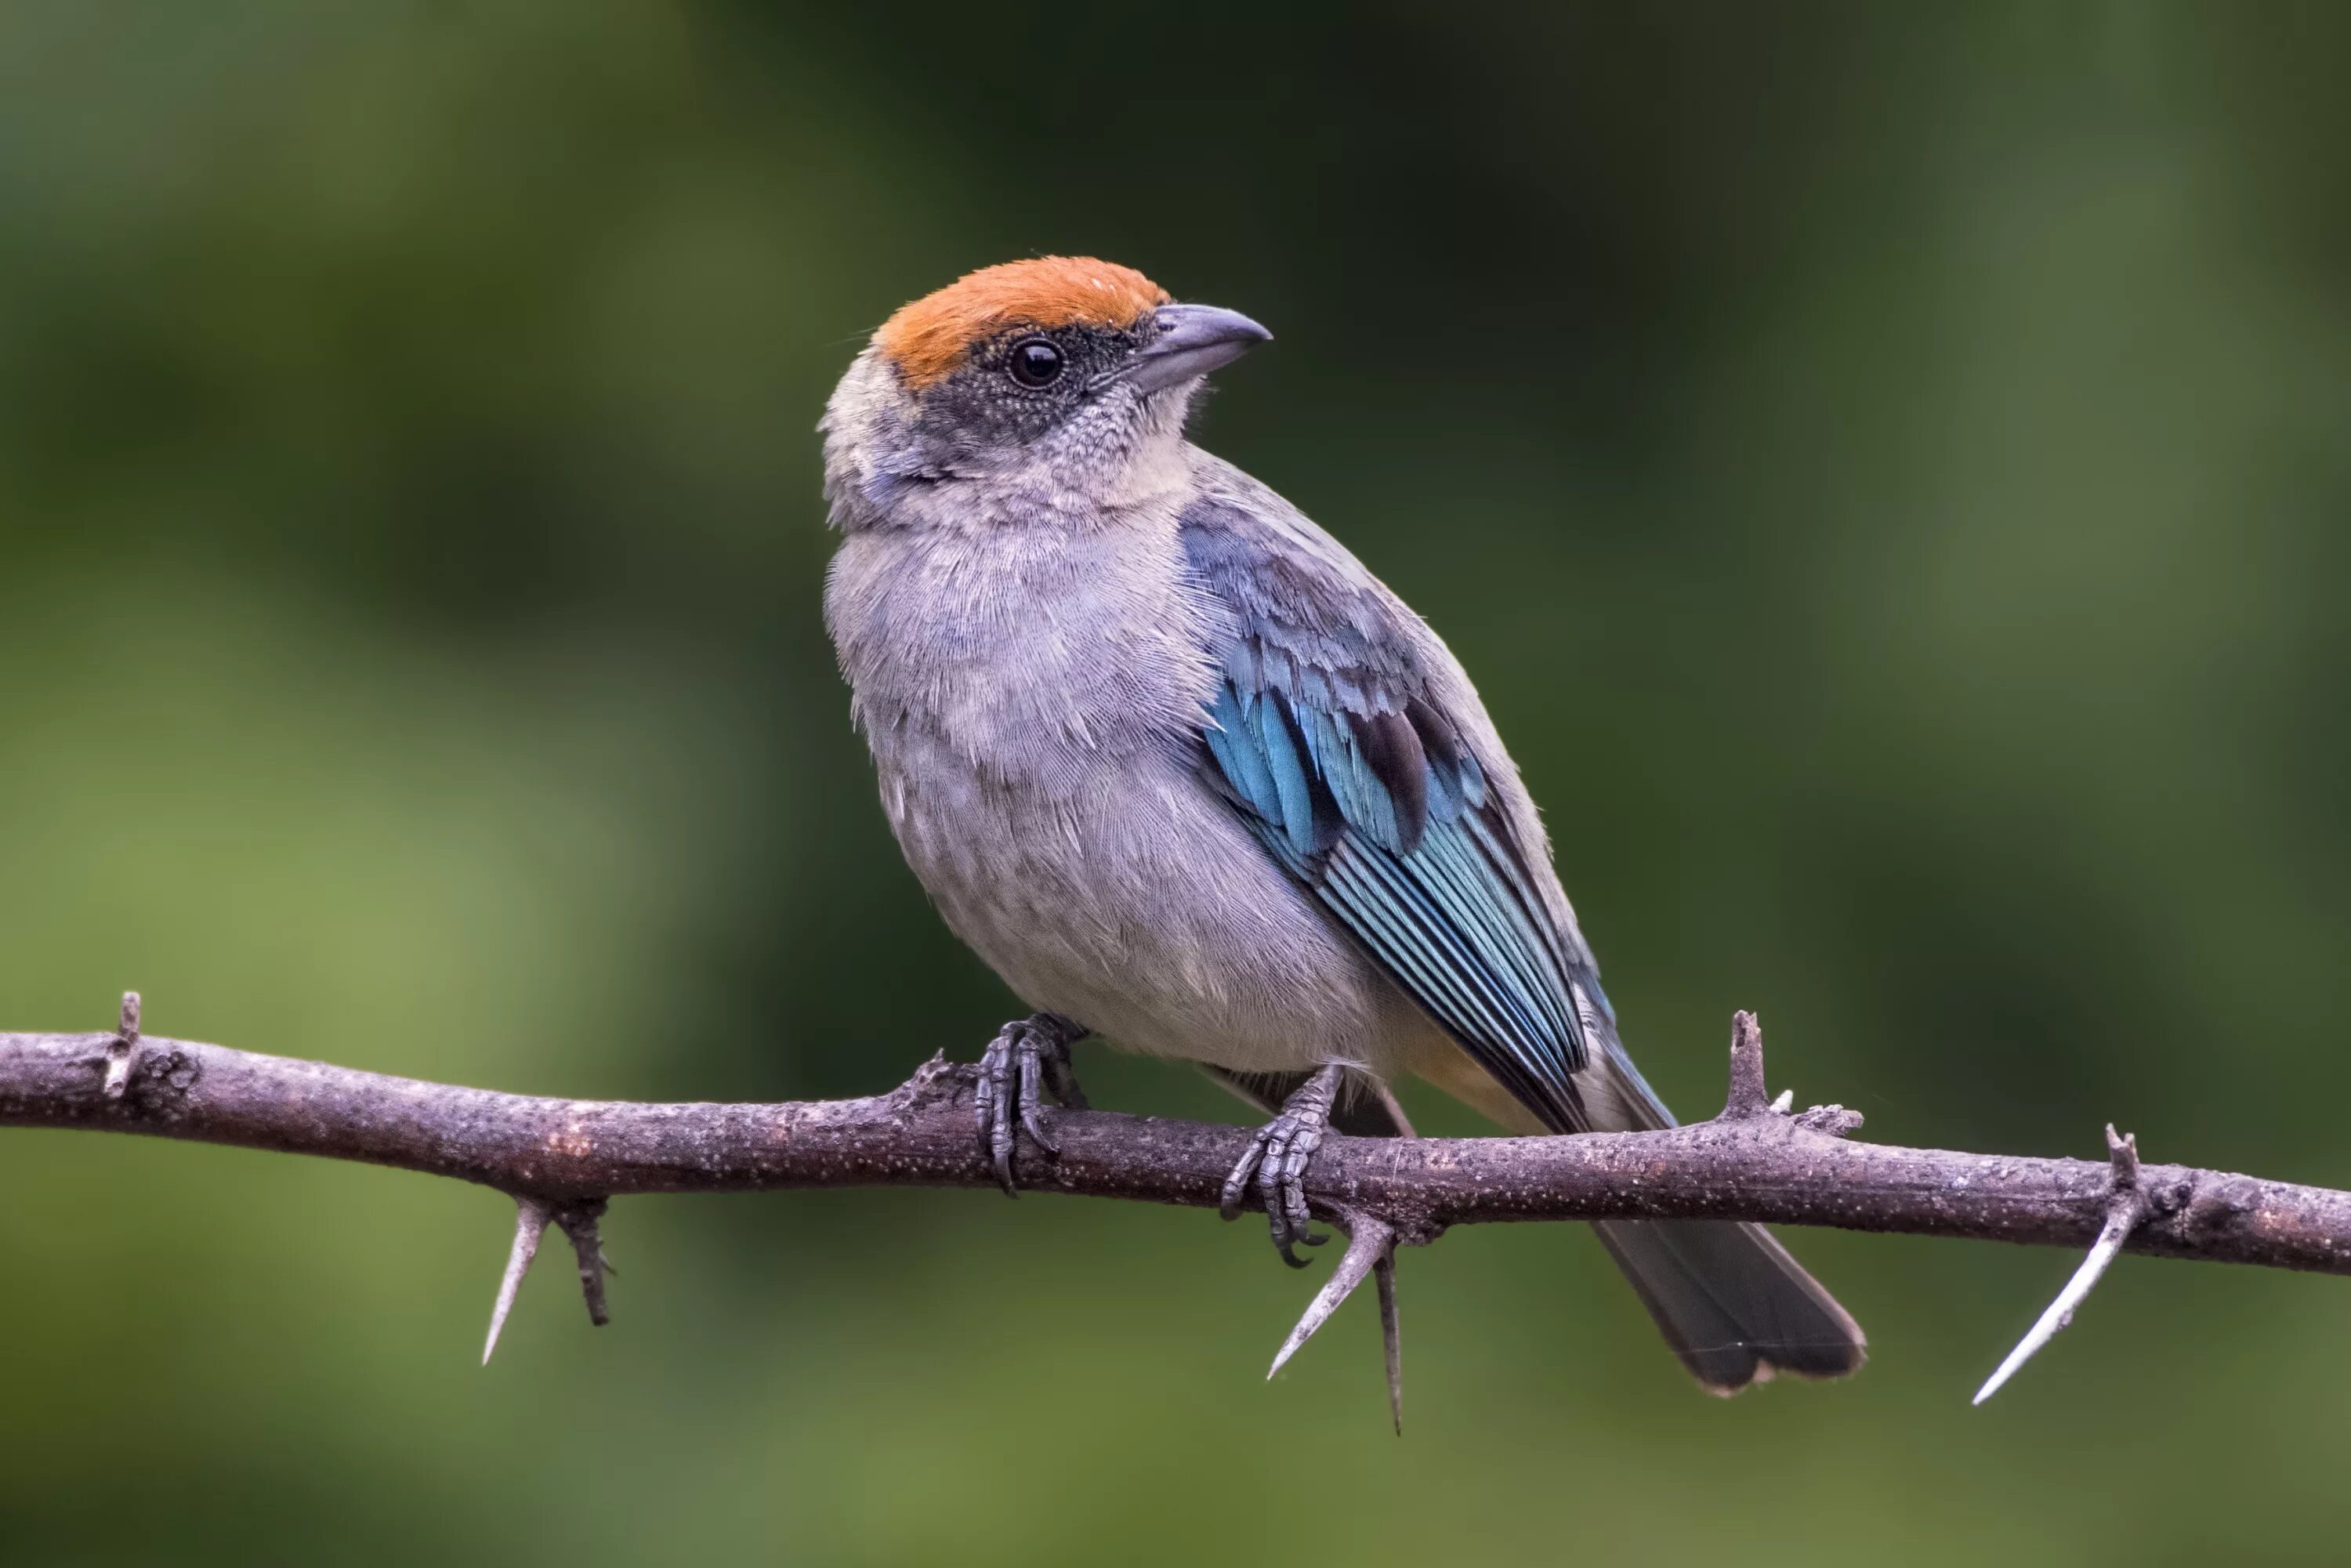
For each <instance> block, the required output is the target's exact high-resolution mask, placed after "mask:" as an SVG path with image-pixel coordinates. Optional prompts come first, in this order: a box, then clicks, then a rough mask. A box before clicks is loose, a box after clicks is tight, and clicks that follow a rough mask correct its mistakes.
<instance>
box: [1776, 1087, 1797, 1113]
mask: <svg viewBox="0 0 2351 1568" xmlns="http://www.w3.org/2000/svg"><path fill="white" fill-rule="evenodd" d="M1795 1103H1796V1092H1795V1091H1794V1090H1792V1089H1782V1090H1781V1091H1780V1095H1779V1098H1778V1099H1776V1100H1774V1101H1772V1102H1771V1114H1773V1115H1774V1116H1784V1115H1786V1114H1787V1113H1789V1112H1790V1111H1791V1110H1792V1109H1793V1108H1794V1107H1795Z"/></svg>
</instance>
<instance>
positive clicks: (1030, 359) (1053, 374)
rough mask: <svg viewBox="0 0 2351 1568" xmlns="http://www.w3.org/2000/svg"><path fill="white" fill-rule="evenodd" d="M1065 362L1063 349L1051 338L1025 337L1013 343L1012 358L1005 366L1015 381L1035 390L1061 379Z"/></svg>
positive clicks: (1032, 390)
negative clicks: (1055, 344)
mask: <svg viewBox="0 0 2351 1568" xmlns="http://www.w3.org/2000/svg"><path fill="white" fill-rule="evenodd" d="M1063 363H1064V361H1063V360H1062V358H1061V350H1060V349H1058V348H1056V347H1055V346H1054V345H1053V343H1052V341H1051V340H1050V339H1046V338H1023V339H1021V340H1020V341H1019V342H1017V343H1015V344H1013V345H1012V358H1011V361H1009V363H1008V364H1007V365H1006V367H1005V368H1006V369H1007V370H1008V371H1010V372H1011V375H1012V379H1013V380H1014V381H1016V382H1019V383H1020V384H1021V385H1022V386H1024V387H1027V388H1029V390H1030V391H1031V392H1034V391H1037V390H1039V389H1040V388H1043V387H1049V386H1051V385H1052V384H1053V383H1054V382H1057V381H1060V380H1061V367H1062V364H1063Z"/></svg>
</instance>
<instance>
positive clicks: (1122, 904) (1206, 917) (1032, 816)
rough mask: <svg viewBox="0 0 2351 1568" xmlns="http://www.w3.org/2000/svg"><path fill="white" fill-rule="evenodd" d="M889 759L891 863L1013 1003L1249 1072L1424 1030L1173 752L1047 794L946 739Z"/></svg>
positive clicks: (1391, 1054)
mask: <svg viewBox="0 0 2351 1568" xmlns="http://www.w3.org/2000/svg"><path fill="white" fill-rule="evenodd" d="M918 749H925V750H929V749H930V748H920V747H918ZM893 760H894V761H895V762H896V763H897V764H898V765H897V766H894V767H885V768H884V771H883V801H884V804H885V806H886V807H887V808H888V810H889V813H890V817H891V822H892V825H893V828H894V829H895V831H896V832H897V835H898V840H899V842H900V844H901V845H902V846H903V848H904V851H905V854H906V859H907V862H908V863H909V864H910V865H911V866H912V867H913V868H914V873H915V875H916V876H917V877H919V878H920V879H921V881H922V883H923V884H924V886H925V888H927V889H928V890H929V892H930V894H931V896H932V899H933V900H934V902H935V903H936V904H937V905H938V907H939V911H940V913H941V915H943V916H944V917H945V918H946V922H947V924H948V925H950V926H951V927H952V928H953V929H954V930H955V932H956V935H957V936H960V937H962V938H963V940H964V941H965V942H966V943H967V944H968V945H969V946H971V947H972V949H973V950H974V951H976V952H977V953H978V954H979V956H981V957H982V958H983V959H985V960H986V961H987V964H988V965H989V966H990V967H992V968H994V969H995V970H996V972H997V973H998V974H999V975H1001V976H1002V977H1004V979H1005V981H1006V982H1007V983H1008V985H1010V986H1011V987H1012V988H1013V989H1014V990H1015V991H1017V992H1018V993H1019V995H1020V997H1021V998H1022V999H1024V1000H1025V1001H1027V1002H1028V1003H1029V1005H1030V1006H1032V1007H1036V1008H1040V1009H1049V1010H1050V1011H1053V1012H1058V1013H1061V1014H1064V1015H1066V1016H1067V1017H1069V1018H1071V1019H1076V1020H1077V1021H1079V1022H1080V1023H1082V1024H1084V1025H1085V1026H1086V1027H1087V1028H1089V1029H1091V1030H1096V1031H1098V1032H1100V1033H1102V1034H1104V1035H1106V1036H1108V1037H1110V1038H1111V1039H1112V1040H1113V1041H1115V1042H1116V1043H1118V1044H1120V1045H1123V1046H1125V1047H1127V1048H1128V1049H1130V1050H1134V1051H1143V1052H1145V1053H1148V1054H1151V1055H1156V1056H1171V1057H1178V1058H1182V1059H1185V1060H1188V1061H1207V1062H1212V1063H1214V1064H1216V1065H1218V1066H1222V1067H1228V1068H1232V1069H1236V1070H1238V1071H1295V1070H1298V1069H1301V1068H1306V1067H1311V1066H1314V1065H1316V1064H1319V1063H1321V1062H1323V1061H1334V1060H1339V1061H1359V1062H1363V1063H1365V1064H1366V1065H1370V1066H1373V1067H1374V1068H1383V1067H1385V1066H1387V1065H1389V1064H1390V1063H1392V1062H1393V1061H1395V1060H1396V1059H1397V1058H1398V1057H1399V1056H1401V1055H1402V1054H1403V1053H1404V1052H1405V1051H1407V1050H1408V1049H1410V1048H1411V1047H1412V1046H1413V1045H1414V1044H1416V1043H1417V1042H1418V1041H1419V1038H1420V1036H1422V1035H1423V1034H1425V1033H1426V1031H1427V1030H1428V1027H1429V1026H1428V1025H1427V1024H1426V1020H1425V1019H1424V1018H1423V1017H1422V1016H1421V1015H1420V1014H1419V1012H1418V1010H1417V1009H1415V1008H1414V1007H1413V1005H1412V1003H1411V1002H1410V1001H1409V1000H1408V999H1407V998H1405V996H1404V995H1403V993H1402V992H1400V991H1399V990H1397V989H1396V988H1395V986H1394V985H1393V984H1392V983H1391V982H1390V981H1388V979H1387V978H1386V977H1384V975H1383V974H1381V973H1380V972H1379V970H1378V969H1377V968H1376V967H1374V966H1373V965H1372V964H1371V963H1369V961H1367V960H1366V959H1365V958H1364V956H1362V955H1361V954H1360V953H1359V952H1357V951H1356V949H1355V948H1354V947H1353V946H1352V945H1351V944H1350V943H1349V942H1348V941H1347V940H1346V939H1345V938H1344V937H1343V936H1341V935H1340V933H1339V932H1338V930H1337V929H1336V927H1335V926H1334V925H1332V923H1331V921H1330V919H1329V917H1328V916H1326V915H1324V914H1323V913H1322V910H1321V909H1320V907H1319V906H1317V905H1316V904H1314V903H1313V902H1312V901H1311V898H1310V897H1309V896H1308V895H1307V894H1305V893H1304V892H1303V891H1302V890H1301V889H1300V888H1299V887H1298V886H1297V884H1296V883H1293V882H1291V881H1290V878H1289V877H1288V876H1287V875H1286V874H1285V873H1282V872H1281V870H1280V868H1279V867H1278V866H1276V865H1275V864H1274V863H1273V862H1271V861H1270V859H1269V858H1267V856H1266V854H1265V852H1264V851H1263V850H1262V849H1261V848H1259V845H1258V843H1257V842H1256V841H1255V840H1254V839H1252V838H1251V837H1250V836H1249V833H1248V831H1247V830H1246V829H1244V828H1243V827H1242V826H1241V825H1240V823H1239V822H1238V821H1237V820H1236V819H1235V818H1234V817H1233V815H1232V814H1231V812H1230V810H1229V809H1228V808H1227V807H1226V806H1225V805H1224V803H1223V802H1222V801H1220V800H1217V798H1216V797H1215V796H1214V795H1213V794H1212V793H1211V792H1210V791H1209V789H1207V786H1206V785H1205V784H1204V783H1203V782H1202V781H1201V780H1200V779H1198V778H1197V776H1196V774H1194V773H1193V772H1192V771H1191V770H1190V769H1189V768H1186V767H1184V766H1182V765H1181V763H1180V762H1179V761H1178V760H1177V759H1175V758H1151V759H1147V760H1140V761H1139V760H1138V759H1137V758H1133V757H1129V758H1124V759H1123V760H1121V761H1120V762H1118V763H1116V764H1115V765H1112V766H1105V767H1104V768H1102V769H1101V776H1100V777H1098V778H1093V779H1086V780H1084V781H1083V782H1082V784H1081V787H1079V788H1075V789H1069V790H1066V791H1057V792H1055V793H1054V794H1052V795H1051V796H1050V797H1049V796H1047V795H1045V794H1043V793H1041V792H1039V791H1036V790H1033V789H1017V790H1016V789H1006V788H1005V787H1004V786H1003V785H1002V784H1001V783H1000V782H995V781H991V780H990V779H987V778H985V777H983V776H982V775H981V774H980V773H979V772H978V771H977V769H974V768H970V767H968V766H964V765H960V764H959V763H957V762H956V761H955V760H953V759H952V758H949V757H948V756H947V755H946V753H945V748H939V749H935V750H930V754H929V755H927V756H924V757H920V758H916V757H901V758H895V759H893Z"/></svg>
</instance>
